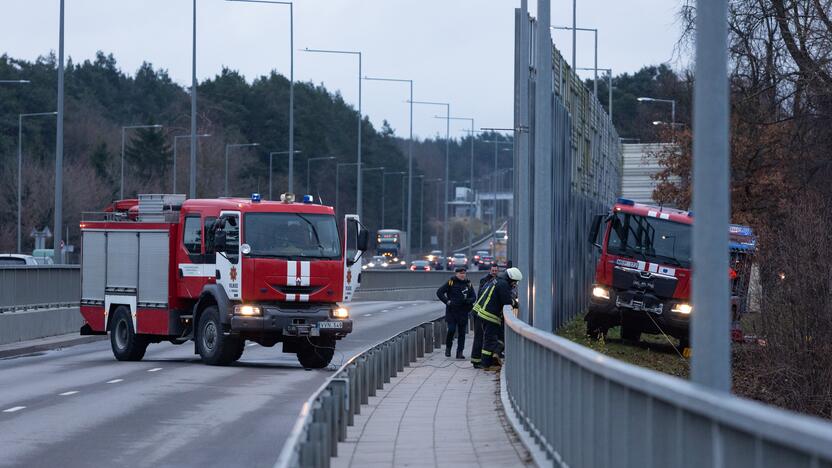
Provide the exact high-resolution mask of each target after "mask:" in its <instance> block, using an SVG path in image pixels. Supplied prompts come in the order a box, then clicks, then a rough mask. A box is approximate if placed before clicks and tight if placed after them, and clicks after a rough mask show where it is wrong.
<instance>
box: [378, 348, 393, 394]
mask: <svg viewBox="0 0 832 468" xmlns="http://www.w3.org/2000/svg"><path fill="white" fill-rule="evenodd" d="M382 350H383V351H382V353H383V355H384V360H383V363H384V366H383V367H382V369H381V376H382V378H381V383H382V384H386V383H390V374H391V373H392V372H391V369H392V368H393V362H392V361H393V359H392V358H393V353H392V346H391V345H390V343H384V345H382ZM382 386H383V385H382Z"/></svg>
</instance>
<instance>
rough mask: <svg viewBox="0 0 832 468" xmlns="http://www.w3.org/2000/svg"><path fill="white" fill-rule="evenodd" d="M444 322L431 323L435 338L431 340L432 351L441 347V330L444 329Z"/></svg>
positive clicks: (442, 320)
mask: <svg viewBox="0 0 832 468" xmlns="http://www.w3.org/2000/svg"><path fill="white" fill-rule="evenodd" d="M443 325H445V320H444V319H441V320H437V321H435V322H433V331H434V333H435V337H434V338H433V349H439V348H441V347H442V341H443V340H442V329H443V328H445V327H444V326H443Z"/></svg>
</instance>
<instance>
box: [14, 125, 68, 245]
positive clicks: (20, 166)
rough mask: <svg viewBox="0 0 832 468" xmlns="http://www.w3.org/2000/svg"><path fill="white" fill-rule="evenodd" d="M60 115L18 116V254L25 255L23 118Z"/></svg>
mask: <svg viewBox="0 0 832 468" xmlns="http://www.w3.org/2000/svg"><path fill="white" fill-rule="evenodd" d="M45 115H58V113H57V112H36V113H33V114H18V116H17V253H23V252H22V250H21V249H22V247H21V241H20V226H21V222H20V217H21V213H22V211H23V210H22V202H21V200H22V193H23V118H24V117H40V116H45Z"/></svg>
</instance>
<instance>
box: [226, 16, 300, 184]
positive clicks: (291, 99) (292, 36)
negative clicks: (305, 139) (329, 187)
mask: <svg viewBox="0 0 832 468" xmlns="http://www.w3.org/2000/svg"><path fill="white" fill-rule="evenodd" d="M226 1H228V2H245V3H271V4H275V5H288V6H289V154H292V155H293V154H295V153H296V152H295V7H294V5H293V4H292V2H281V1H277V0H226ZM269 177H270V178H269V180H271V173H270V174H269ZM294 181H295V161H294V158H289V193H295V184H294ZM269 198H271V186H270V187H269Z"/></svg>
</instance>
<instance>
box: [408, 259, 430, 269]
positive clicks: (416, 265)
mask: <svg viewBox="0 0 832 468" xmlns="http://www.w3.org/2000/svg"><path fill="white" fill-rule="evenodd" d="M431 270H432V268H431V267H430V262H429V261H427V260H413V261H412V262H410V271H431Z"/></svg>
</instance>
